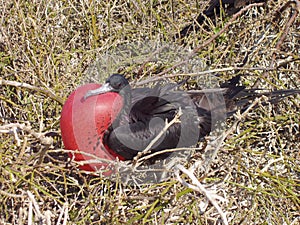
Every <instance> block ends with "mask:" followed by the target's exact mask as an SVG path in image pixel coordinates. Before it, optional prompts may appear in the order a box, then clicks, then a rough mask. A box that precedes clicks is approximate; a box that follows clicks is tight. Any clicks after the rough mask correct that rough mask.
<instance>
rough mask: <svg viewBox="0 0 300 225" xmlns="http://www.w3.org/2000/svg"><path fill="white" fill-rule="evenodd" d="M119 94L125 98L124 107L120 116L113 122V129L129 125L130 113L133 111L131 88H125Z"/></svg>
mask: <svg viewBox="0 0 300 225" xmlns="http://www.w3.org/2000/svg"><path fill="white" fill-rule="evenodd" d="M119 94H120V95H121V96H122V98H123V107H122V109H121V110H120V112H119V114H118V116H117V117H116V119H115V120H114V122H113V127H118V126H120V125H125V124H128V122H129V113H130V109H131V99H132V98H131V89H130V87H129V86H128V87H125V88H124V89H123V90H122V91H120V92H119Z"/></svg>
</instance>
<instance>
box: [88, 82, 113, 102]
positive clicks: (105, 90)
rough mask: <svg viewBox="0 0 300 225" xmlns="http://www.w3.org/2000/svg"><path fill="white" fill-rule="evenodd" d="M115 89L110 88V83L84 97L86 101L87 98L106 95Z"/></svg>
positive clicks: (90, 91)
mask: <svg viewBox="0 0 300 225" xmlns="http://www.w3.org/2000/svg"><path fill="white" fill-rule="evenodd" d="M113 90H114V89H113V87H112V86H110V84H109V83H106V84H104V85H102V86H101V87H99V88H97V89H95V90H89V91H88V92H87V93H86V94H85V95H84V97H83V99H84V100H86V99H87V98H89V97H91V96H94V95H100V94H104V93H107V92H110V91H113Z"/></svg>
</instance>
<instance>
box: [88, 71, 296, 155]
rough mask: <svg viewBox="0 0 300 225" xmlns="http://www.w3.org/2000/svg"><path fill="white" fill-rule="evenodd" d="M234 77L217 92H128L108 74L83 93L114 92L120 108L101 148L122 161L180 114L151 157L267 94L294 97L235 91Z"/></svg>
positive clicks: (187, 142) (195, 137)
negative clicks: (90, 89)
mask: <svg viewBox="0 0 300 225" xmlns="http://www.w3.org/2000/svg"><path fill="white" fill-rule="evenodd" d="M239 79H240V77H239V76H236V77H234V78H232V79H231V80H229V81H228V82H226V83H224V84H222V85H221V86H220V88H217V89H208V90H202V91H201V90H200V91H182V90H180V84H167V85H156V86H154V87H153V88H147V87H146V88H135V89H131V87H130V85H129V83H128V81H127V80H126V78H125V77H124V76H123V75H120V74H113V75H112V76H110V77H109V78H108V79H107V81H106V84H105V85H103V86H102V87H101V88H99V89H96V90H92V91H89V92H88V93H87V94H86V95H85V98H88V97H89V96H92V95H98V94H103V93H106V92H117V93H119V94H120V95H121V96H122V97H123V99H124V105H123V108H122V110H121V111H120V113H119V115H118V117H117V119H116V120H115V121H114V122H113V124H112V125H111V126H110V128H109V129H108V130H107V131H106V134H105V137H104V140H103V141H104V144H105V145H107V146H108V147H109V148H110V149H112V150H113V151H115V152H116V153H117V154H119V155H121V156H122V157H124V158H125V159H132V158H133V157H134V156H136V155H137V153H138V152H140V151H143V150H144V149H145V148H146V147H147V146H148V145H149V143H150V142H151V141H152V140H153V139H154V138H155V137H156V136H157V135H158V134H159V133H160V132H161V131H162V130H163V128H164V127H165V124H166V123H165V121H168V122H170V121H171V120H172V119H174V117H175V115H176V114H177V113H178V112H179V110H181V112H182V115H181V116H180V122H178V123H174V124H173V125H171V126H170V127H169V129H168V130H167V131H166V132H165V133H164V134H163V135H162V136H161V137H160V138H159V140H158V141H157V142H156V143H155V144H153V146H152V147H151V150H152V151H151V152H157V151H160V150H164V149H171V148H175V147H188V146H192V145H195V144H196V143H197V142H198V141H199V140H201V139H202V138H203V137H204V136H206V135H208V134H209V133H210V132H211V130H212V129H214V128H215V127H216V126H218V125H219V124H218V123H219V122H222V121H224V120H225V119H226V118H227V117H228V116H231V115H232V114H233V113H234V112H236V110H237V109H240V110H245V109H246V108H247V107H248V106H249V104H250V102H251V100H252V99H254V98H256V97H258V96H261V95H263V94H264V95H268V96H269V97H270V101H277V100H279V99H280V98H282V97H284V96H287V95H291V94H294V93H299V90H286V91H275V92H265V93H257V92H256V90H248V89H245V87H244V86H240V85H239V84H238V83H239Z"/></svg>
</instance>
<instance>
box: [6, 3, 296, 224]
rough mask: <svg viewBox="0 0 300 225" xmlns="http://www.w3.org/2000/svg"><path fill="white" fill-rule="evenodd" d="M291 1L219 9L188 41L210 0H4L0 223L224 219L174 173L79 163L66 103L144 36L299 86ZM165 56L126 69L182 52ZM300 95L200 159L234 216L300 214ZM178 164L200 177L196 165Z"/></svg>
mask: <svg viewBox="0 0 300 225" xmlns="http://www.w3.org/2000/svg"><path fill="white" fill-rule="evenodd" d="M296 2H297V3H298V10H299V1H298V0H297V1H296ZM286 3H287V1H283V0H281V1H272V0H270V1H269V2H268V5H267V6H266V7H265V8H262V7H250V8H249V10H248V11H247V12H246V13H244V14H242V15H238V16H236V17H233V18H232V19H231V20H230V18H218V19H217V22H216V25H214V24H209V26H210V29H208V30H204V29H202V30H200V31H199V32H197V33H192V34H191V35H190V36H189V37H187V38H186V39H185V40H184V41H183V42H179V41H178V40H173V37H174V35H175V34H176V33H178V32H179V31H180V29H181V28H183V27H184V26H185V25H186V24H188V23H189V22H190V21H191V20H192V18H195V17H196V15H197V13H198V12H199V11H201V10H203V9H204V8H205V5H206V4H207V1H200V2H198V1H160V0H158V1H150V2H149V3H146V1H145V2H142V1H119V3H117V2H116V1H84V0H81V1H76V2H75V3H73V2H72V1H51V0H50V1H36V0H34V1H2V3H1V7H0V8H1V10H0V20H1V27H0V29H1V32H0V74H1V78H0V79H1V80H0V84H1V86H0V93H1V95H0V118H1V120H0V121H1V126H0V134H1V136H0V171H1V176H0V187H1V190H0V223H1V224H32V223H34V224H62V223H64V224H93V223H94V224H99V223H101V224H220V219H221V217H220V213H219V212H217V210H216V209H215V207H213V206H212V204H211V203H209V202H208V201H207V198H206V197H205V196H204V195H203V193H202V192H200V191H197V190H196V191H195V190H193V189H192V188H189V187H186V186H184V185H182V183H181V182H179V180H178V179H177V178H176V177H175V176H174V177H172V178H170V179H169V180H168V181H165V182H162V183H159V184H152V185H144V186H142V187H131V186H126V185H123V184H122V183H120V182H112V181H110V180H109V179H105V178H101V177H98V176H93V175H89V174H87V173H85V172H83V171H80V170H78V169H77V168H76V165H75V163H73V162H69V160H68V157H67V155H66V153H65V152H64V151H63V150H62V148H63V145H62V142H61V138H60V128H59V117H60V112H61V108H62V103H63V102H64V100H65V99H66V98H67V96H68V94H69V93H70V92H71V91H72V90H74V89H75V88H76V87H77V86H78V85H79V84H80V83H82V82H83V81H84V80H86V76H87V74H88V73H89V72H90V71H91V70H90V65H92V64H93V63H94V62H95V61H96V60H97V59H98V58H99V56H100V55H101V54H103V53H104V52H106V51H108V50H110V49H112V48H114V47H115V46H118V45H120V44H126V43H130V42H133V41H141V40H145V39H149V40H151V41H158V40H164V41H165V42H168V43H173V42H175V43H176V44H177V45H179V46H180V45H183V44H184V45H185V46H190V47H191V48H192V49H196V48H197V51H196V52H195V53H196V54H195V55H194V57H193V58H194V59H199V60H200V59H201V61H202V62H203V71H206V72H207V74H209V73H211V71H212V70H219V74H220V75H221V77H222V78H223V79H226V78H228V77H231V76H232V75H233V74H235V73H240V74H242V75H243V83H244V84H245V85H247V86H249V87H250V86H252V85H253V84H254V82H255V80H256V79H257V78H260V79H261V82H260V83H259V87H261V88H268V89H289V88H298V89H299V88H300V87H299V86H300V66H299V55H300V41H299V40H300V33H299V24H300V20H299V16H298V17H297V18H296V20H291V18H292V16H293V15H294V14H295V13H296V10H295V9H296V6H295V4H294V3H292V4H287V5H286V6H287V7H284V5H285V4H286ZM278 12H280V13H278ZM227 25H230V26H227ZM222 28H224V30H223V31H222V34H220V35H216V34H218V32H219V31H221V30H222ZM213 35H216V36H215V37H214V38H212V37H213ZM210 38H212V40H211V41H209V42H207V40H209V39H210ZM247 54H248V61H247V63H246V64H245V65H243V66H242V67H241V66H240V65H241V63H242V62H243V60H244V58H245V56H246V55H247ZM164 66H165V67H163V68H159V69H157V68H151V67H150V68H146V69H145V70H144V71H142V73H139V72H138V69H139V68H140V65H130V66H129V67H126V68H121V70H122V71H125V73H126V74H127V75H128V77H131V80H132V81H136V80H137V79H138V78H143V79H145V78H149V76H148V75H147V74H148V73H150V74H152V76H155V75H156V74H158V73H159V72H161V71H164V69H166V68H170V67H171V66H172V64H170V65H164ZM231 67H234V68H236V69H232V68H231ZM237 67H238V70H237ZM156 70H157V71H156ZM107 75H108V74H104V75H101V79H103V78H104V77H106V76H107ZM165 75H167V74H165ZM146 76H147V77H146ZM258 104H259V103H258ZM299 104H300V101H299V96H294V97H289V98H287V99H286V100H285V101H283V102H281V103H278V104H276V105H266V106H262V105H260V106H258V107H257V108H256V109H253V110H250V111H249V112H248V113H247V115H245V117H244V118H243V119H242V121H241V123H239V124H238V125H237V128H236V127H234V128H236V129H232V131H231V132H230V133H229V134H228V136H227V138H226V140H225V141H224V143H223V145H222V146H221V148H220V150H219V151H218V153H217V157H216V158H215V159H214V160H213V161H212V164H211V165H210V169H209V171H207V173H204V172H203V171H202V170H201V168H200V167H195V168H194V169H195V170H194V174H195V175H196V177H197V179H199V180H200V181H201V184H202V185H205V187H206V189H208V190H210V191H212V192H214V193H216V194H217V195H218V196H219V198H217V199H215V201H216V202H217V203H218V205H219V206H220V207H221V209H222V211H223V212H224V213H225V215H226V218H227V220H228V221H229V224H299V223H300V213H299V211H300V197H299V196H300V155H299V149H300V136H299V130H300V128H299V124H300V121H299V120H300V117H299V107H300V105H299ZM234 121H235V119H232V120H231V121H228V123H229V125H232V124H234ZM203 154H204V153H203V152H201V151H196V153H195V154H194V155H193V157H192V159H191V162H189V163H188V164H187V165H185V166H186V167H190V166H193V165H194V166H195V165H197V163H196V162H198V163H199V162H201V159H203ZM200 164H201V163H200ZM178 175H179V176H180V177H181V179H184V180H186V181H187V182H189V183H192V182H191V180H190V179H189V178H188V174H184V173H180V174H178Z"/></svg>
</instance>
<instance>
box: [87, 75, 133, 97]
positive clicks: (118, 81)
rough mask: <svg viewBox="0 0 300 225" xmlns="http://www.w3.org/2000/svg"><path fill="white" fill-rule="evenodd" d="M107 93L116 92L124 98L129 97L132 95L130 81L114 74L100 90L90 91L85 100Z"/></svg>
mask: <svg viewBox="0 0 300 225" xmlns="http://www.w3.org/2000/svg"><path fill="white" fill-rule="evenodd" d="M107 92H116V93H119V94H120V95H122V96H123V97H128V96H127V95H128V94H129V95H130V85H129V82H128V80H127V79H126V78H125V77H124V76H123V75H121V74H112V75H111V76H110V77H109V78H108V79H107V80H106V82H105V84H104V85H102V86H101V87H100V88H97V89H95V90H89V91H88V92H87V93H86V94H85V96H84V99H87V98H89V97H91V96H94V95H100V94H104V93H107Z"/></svg>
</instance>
